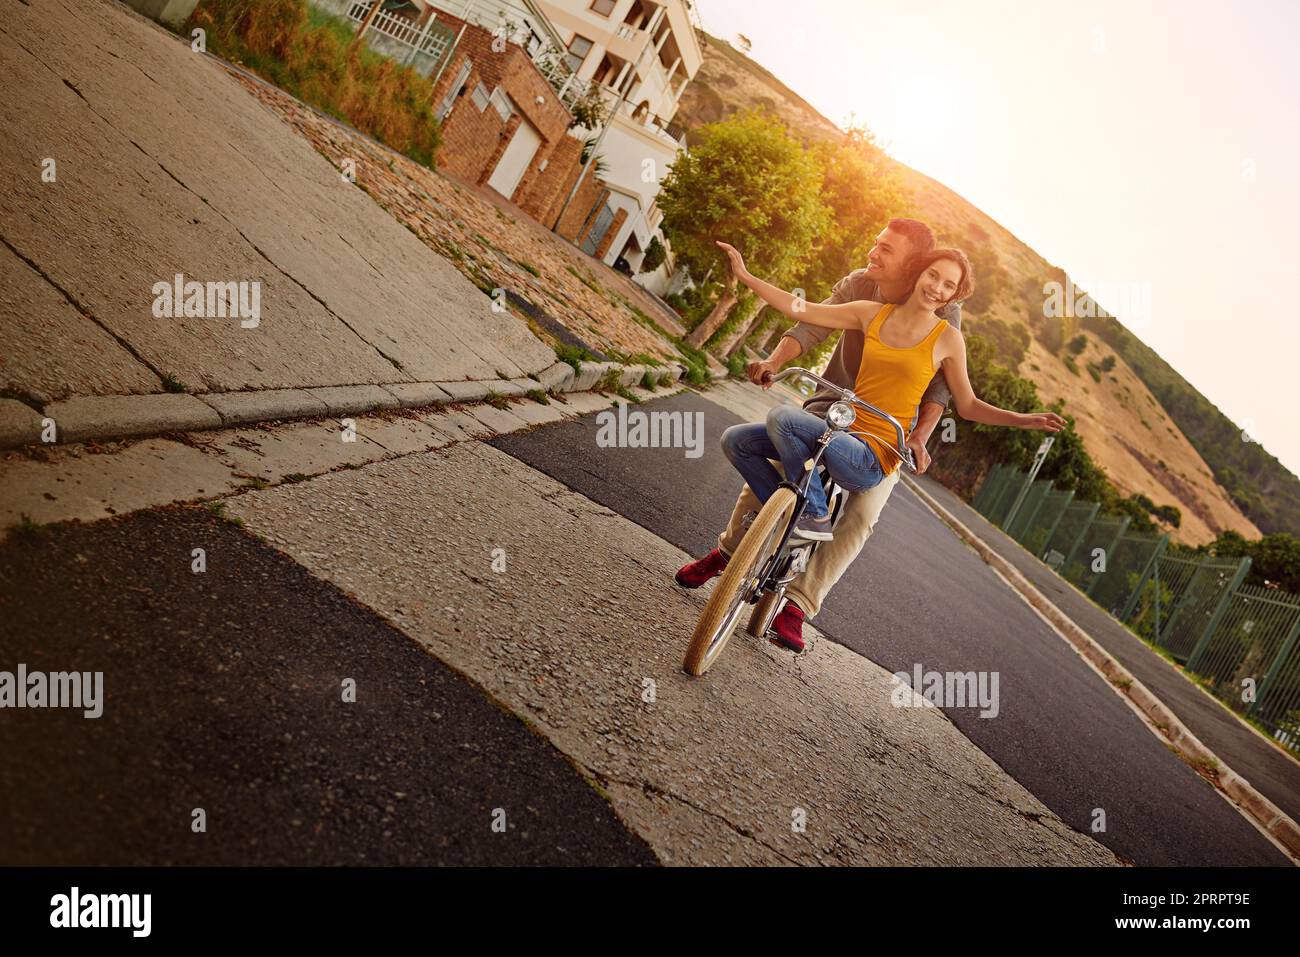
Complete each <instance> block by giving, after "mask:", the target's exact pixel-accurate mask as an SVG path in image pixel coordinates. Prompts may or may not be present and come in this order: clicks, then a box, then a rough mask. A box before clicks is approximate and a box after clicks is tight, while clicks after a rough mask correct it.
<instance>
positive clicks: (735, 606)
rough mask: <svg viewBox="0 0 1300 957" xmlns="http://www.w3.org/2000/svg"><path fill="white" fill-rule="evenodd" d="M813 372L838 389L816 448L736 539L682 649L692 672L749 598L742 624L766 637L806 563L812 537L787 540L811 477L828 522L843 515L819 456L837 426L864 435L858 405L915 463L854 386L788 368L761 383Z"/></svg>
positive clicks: (726, 636)
mask: <svg viewBox="0 0 1300 957" xmlns="http://www.w3.org/2000/svg"><path fill="white" fill-rule="evenodd" d="M795 377H800V378H805V379H810V380H812V381H813V382H815V383H817V384H818V385H820V386H822V387H824V388H827V389H830V390H832V391H833V392H835V393H838V395H839V398H837V399H836V400H835V401H834V402H832V403H831V405H830V408H828V409H827V410H826V431H825V432H824V433H823V434H822V435H821V437H820V438H819V439H818V440H817V448H816V450H815V451H814V453H813V457H812V465H811V467H807V468H805V470H804V474H803V476H802V477H801V481H800V482H799V483H797V484H796V483H795V482H792V481H790V480H789V477H788V476H787V478H786V481H784V482H782V483H781V484H780V485H779V486H778V487H777V490H776V491H775V492H774V493H773V494H772V497H771V498H769V499H768V500H767V501H766V502H765V503H764V504H763V508H762V509H761V510H760V511H759V513H758V516H757V517H756V518H755V519H754V520H753V521H752V522H751V523H750V526H749V529H748V530H747V531H746V532H745V536H744V538H742V539H741V542H740V545H739V547H738V548H737V549H736V552H735V554H734V555H732V556H731V560H730V561H729V562H727V567H726V570H725V571H724V572H723V573H722V577H721V578H720V579H719V580H718V583H717V585H716V586H715V587H714V589H713V593H712V594H710V595H709V599H708V601H707V602H706V603H705V605H704V611H703V612H702V613H701V614H700V619H699V621H698V622H697V623H696V625H695V632H694V634H693V635H692V636H691V643H690V645H689V646H688V647H687V649H686V658H685V660H684V661H683V662H682V669H683V670H684V671H685V672H686V673H687V674H690V675H696V676H698V675H702V674H704V672H706V671H708V670H709V668H711V667H712V666H713V663H714V662H715V661H717V660H718V656H719V655H721V654H722V649H723V648H724V647H726V644H727V642H728V641H729V640H730V639H731V636H732V634H734V633H735V631H736V626H737V625H738V624H739V623H740V617H741V615H742V614H743V613H744V610H745V607H746V606H747V605H753V606H755V607H754V610H753V612H752V613H751V614H750V618H749V624H748V625H747V626H746V631H747V632H748V633H749V634H750V636H752V637H754V638H759V639H761V638H764V637H765V636H766V635H767V633H768V630H769V629H770V628H771V626H772V621H773V620H774V619H775V618H776V613H777V611H778V610H779V609H780V607H781V600H782V598H784V596H785V590H786V587H787V586H788V585H789V584H790V583H791V582H792V581H794V580H795V578H796V577H798V576H799V574H800V573H801V572H803V571H804V570H805V569H806V568H807V567H808V561H809V559H811V558H812V554H813V551H814V549H815V548H816V547H817V543H816V542H810V541H805V540H801V539H796V540H795V541H793V542H792V541H790V535H791V532H792V531H793V529H794V526H795V523H796V522H798V521H799V518H800V516H802V515H803V510H804V507H805V506H806V505H807V502H808V489H809V488H810V484H809V483H810V482H812V480H813V477H814V476H816V477H817V480H818V481H820V482H821V483H822V488H823V489H824V490H825V492H826V502H827V504H828V506H829V512H830V517H831V527H832V529H834V527H835V526H836V525H837V524H838V523H839V519H840V516H841V515H842V514H843V505H844V496H845V495H846V494H847V493H845V492H844V490H843V489H841V488H840V487H839V486H838V485H837V484H836V483H835V482H834V480H833V479H831V477H830V473H829V472H828V471H827V470H826V469H825V468H824V467H821V458H822V455H823V453H824V452H825V451H826V446H827V444H828V443H829V442H830V440H831V439H832V438H833V437H834V435H835V433H836V432H848V433H849V434H850V435H862V434H863V433H861V432H853V431H852V430H850V428H849V427H850V426H851V425H853V423H854V421H856V419H857V413H856V412H855V407H857V408H861V409H864V410H865V411H867V412H868V413H870V414H872V415H876V416H879V417H880V418H881V419H883V420H885V421H886V422H887V423H889V424H890V425H891V426H893V428H894V431H895V434H896V435H897V437H898V443H897V445H896V446H895V447H894V451H895V452H897V453H898V456H899V458H901V459H902V461H903V465H904V466H906V467H907V469H908V470H910V471H912V472H915V471H916V462H915V460H914V459H913V457H912V450H911V449H909V448H908V447H907V446H906V444H905V441H906V437H905V433H904V432H903V426H902V425H901V424H899V422H898V420H897V419H895V418H894V417H893V416H892V415H890V414H889V413H887V412H883V411H881V410H880V409H877V408H876V407H875V406H874V405H871V404H870V403H868V402H864V401H863V400H861V399H859V398H858V397H857V396H856V395H854V394H853V390H852V389H845V388H843V387H841V386H838V385H836V384H835V383H833V382H829V381H827V380H826V379H823V378H822V377H821V376H819V375H817V374H816V373H815V372H809V371H808V370H807V369H800V368H798V367H792V368H789V369H786V370H785V371H784V372H780V373H778V374H776V375H772V374H771V373H767V374H765V375H764V376H763V381H764V382H771V383H773V384H776V383H778V382H782V381H784V380H786V379H789V378H795Z"/></svg>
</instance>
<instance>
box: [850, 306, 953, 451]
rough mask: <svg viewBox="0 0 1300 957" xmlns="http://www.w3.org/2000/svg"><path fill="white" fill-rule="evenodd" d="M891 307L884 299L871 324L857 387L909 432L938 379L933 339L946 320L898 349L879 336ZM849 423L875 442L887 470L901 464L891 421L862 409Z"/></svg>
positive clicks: (863, 396) (857, 392)
mask: <svg viewBox="0 0 1300 957" xmlns="http://www.w3.org/2000/svg"><path fill="white" fill-rule="evenodd" d="M893 311H894V307H893V305H892V304H889V303H886V304H885V305H883V306H881V307H880V311H879V312H878V313H876V317H875V318H874V319H872V320H871V323H870V325H868V326H867V332H866V338H865V341H864V342H863V344H862V364H861V365H859V366H858V378H857V381H856V382H855V383H854V386H853V392H854V394H855V395H857V397H858V398H859V399H861V400H862V401H863V402H870V403H871V404H872V405H874V406H875V407H876V408H877V409H880V410H882V411H884V412H888V413H889V414H890V415H892V416H893V417H894V418H896V419H897V420H898V421H899V422H900V423H901V424H902V426H903V431H904V434H906V433H907V432H908V430H909V428H910V424H911V421H912V417H913V416H915V415H916V410H917V407H918V406H919V405H920V404H921V397H922V396H923V395H925V390H926V387H927V386H929V384H930V380H931V379H933V378H934V371H935V366H934V343H935V340H937V339H938V338H939V336H940V334H941V333H942V332H943V330H944V327H945V326H946V325H947V324H948V323H947V322H946V321H945V320H943V319H940V320H939V321H938V322H936V323H935V324H934V328H933V329H931V330H930V332H929V334H928V335H926V337H925V338H924V339H922V340H921V341H920V342H918V343H917V344H916V345H914V346H912V347H911V348H910V349H896V348H895V347H893V346H890V345H886V344H885V343H884V342H883V341H882V340H881V338H880V327H881V326H882V325H884V323H885V320H886V319H888V318H889V314H890V313H891V312H893ZM851 428H852V431H854V432H860V433H865V434H863V435H859V436H858V438H860V439H862V440H863V441H865V442H866V443H867V444H868V445H870V446H871V449H872V451H874V452H875V453H876V457H877V458H878V459H879V460H880V464H881V465H882V466H883V467H884V469H885V474H886V475H888V474H890V473H891V472H893V471H895V470H896V469H897V468H898V466H899V465H900V464H901V460H900V459H899V457H898V454H897V453H896V452H894V451H893V448H892V447H893V445H894V443H895V442H897V441H898V436H897V435H895V433H894V428H893V426H891V425H890V424H889V423H888V422H885V421H884V420H883V419H881V418H879V417H877V416H874V415H872V414H871V413H869V412H866V411H864V410H862V409H859V410H858V417H857V419H856V420H855V421H854V423H853V425H852V426H851Z"/></svg>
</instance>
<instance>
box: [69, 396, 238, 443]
mask: <svg viewBox="0 0 1300 957" xmlns="http://www.w3.org/2000/svg"><path fill="white" fill-rule="evenodd" d="M45 415H46V416H47V417H49V418H51V419H53V420H54V422H55V424H56V426H57V427H58V440H59V441H60V442H82V441H84V440H86V439H102V438H119V437H122V436H131V435H158V434H160V433H163V432H180V431H185V430H187V429H217V428H220V427H221V416H220V415H218V414H217V411H216V410H215V409H213V408H212V407H211V406H209V405H207V404H206V403H204V402H203V401H202V400H201V399H198V398H196V397H195V396H192V395H184V394H180V393H176V394H172V393H159V394H157V395H97V396H82V397H78V398H73V399H64V400H63V401H61V402H51V403H50V404H49V405H47V406H46V407H45Z"/></svg>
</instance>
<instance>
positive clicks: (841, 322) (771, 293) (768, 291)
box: [718, 242, 880, 329]
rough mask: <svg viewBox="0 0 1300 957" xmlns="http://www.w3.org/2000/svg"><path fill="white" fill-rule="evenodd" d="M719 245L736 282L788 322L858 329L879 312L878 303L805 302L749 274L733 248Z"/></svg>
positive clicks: (862, 301)
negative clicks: (728, 262) (750, 290)
mask: <svg viewBox="0 0 1300 957" xmlns="http://www.w3.org/2000/svg"><path fill="white" fill-rule="evenodd" d="M718 245H719V246H720V247H722V251H723V252H724V253H726V254H727V259H728V260H730V262H731V272H732V274H733V275H734V276H735V277H736V280H737V281H738V282H740V283H741V284H743V285H745V286H748V287H749V288H750V289H752V290H754V292H755V293H756V294H757V295H758V298H760V299H762V300H763V301H764V302H765V303H767V304H768V305H769V306H771V307H772V308H773V309H776V310H777V311H778V312H782V313H784V314H785V315H787V316H789V317H790V318H791V319H796V320H798V321H799V322H808V323H812V324H813V325H814V326H825V327H827V328H829V329H861V328H864V327H865V326H866V324H867V323H869V322H870V321H871V320H872V319H874V318H875V316H876V312H877V311H878V310H879V309H880V303H878V302H872V301H871V300H869V299H863V300H861V301H859V302H843V303H836V304H829V303H823V302H808V300H806V299H804V298H802V297H801V296H795V295H793V294H791V293H788V292H786V291H785V290H784V289H779V288H778V287H776V286H774V285H772V284H771V283H770V282H766V281H764V280H762V279H759V278H758V277H757V276H755V275H753V274H752V273H750V271H749V270H748V269H746V268H745V260H744V259H743V258H742V257H741V255H740V251H739V250H737V249H736V247H735V246H730V245H728V244H727V243H723V242H720V243H718Z"/></svg>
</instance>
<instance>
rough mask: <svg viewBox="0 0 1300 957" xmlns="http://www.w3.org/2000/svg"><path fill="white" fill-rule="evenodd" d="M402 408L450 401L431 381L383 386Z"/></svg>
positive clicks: (413, 407) (420, 406)
mask: <svg viewBox="0 0 1300 957" xmlns="http://www.w3.org/2000/svg"><path fill="white" fill-rule="evenodd" d="M384 388H385V389H387V390H388V391H389V392H390V393H392V395H393V398H395V399H396V400H397V402H398V404H399V405H400V406H401V407H402V408H403V409H422V408H424V407H426V406H430V405H441V404H443V403H444V402H450V401H451V396H449V395H448V394H447V393H446V392H444V391H443V390H442V389H440V388H438V386H437V385H435V384H434V383H432V382H398V383H390V384H387V385H385V386H384Z"/></svg>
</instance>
